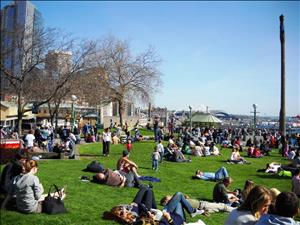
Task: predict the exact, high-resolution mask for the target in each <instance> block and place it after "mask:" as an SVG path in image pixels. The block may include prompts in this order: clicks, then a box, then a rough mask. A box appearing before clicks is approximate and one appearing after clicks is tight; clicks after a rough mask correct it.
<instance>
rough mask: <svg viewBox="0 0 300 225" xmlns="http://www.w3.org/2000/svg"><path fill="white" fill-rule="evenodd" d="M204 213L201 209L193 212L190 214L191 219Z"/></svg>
mask: <svg viewBox="0 0 300 225" xmlns="http://www.w3.org/2000/svg"><path fill="white" fill-rule="evenodd" d="M203 213H204V210H203V209H196V211H195V212H193V213H191V217H195V216H197V215H201V214H203Z"/></svg>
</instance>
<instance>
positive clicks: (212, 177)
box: [193, 166, 229, 181]
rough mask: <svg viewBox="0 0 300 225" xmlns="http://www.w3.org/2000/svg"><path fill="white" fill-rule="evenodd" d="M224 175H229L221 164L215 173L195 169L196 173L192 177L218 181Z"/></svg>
mask: <svg viewBox="0 0 300 225" xmlns="http://www.w3.org/2000/svg"><path fill="white" fill-rule="evenodd" d="M225 177H229V174H228V172H227V169H226V168H225V167H224V166H222V167H221V168H219V169H218V170H217V171H216V172H215V173H212V172H202V171H200V170H197V171H196V175H195V176H193V179H200V180H210V181H219V180H222V179H223V178H225Z"/></svg>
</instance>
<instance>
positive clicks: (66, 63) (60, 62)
mask: <svg viewBox="0 0 300 225" xmlns="http://www.w3.org/2000/svg"><path fill="white" fill-rule="evenodd" d="M71 66H72V52H70V51H49V52H48V54H47V55H46V61H45V70H46V72H47V73H50V74H51V75H52V77H53V78H55V79H58V78H59V77H60V76H62V75H64V74H66V73H68V72H70V70H71Z"/></svg>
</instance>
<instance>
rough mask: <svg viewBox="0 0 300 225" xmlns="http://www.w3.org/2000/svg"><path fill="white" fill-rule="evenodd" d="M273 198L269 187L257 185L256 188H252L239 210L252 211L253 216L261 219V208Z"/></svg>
mask: <svg viewBox="0 0 300 225" xmlns="http://www.w3.org/2000/svg"><path fill="white" fill-rule="evenodd" d="M271 200H272V196H271V193H270V191H269V189H267V188H265V187H263V186H255V187H254V188H252V190H251V191H250V193H249V194H248V196H247V198H246V199H245V201H244V202H243V203H242V205H241V206H240V207H239V208H238V210H247V211H250V212H251V214H252V215H253V216H255V217H256V218H257V219H259V218H260V216H261V215H260V214H259V211H260V209H261V208H262V207H263V205H264V204H265V203H266V202H267V201H270V202H271Z"/></svg>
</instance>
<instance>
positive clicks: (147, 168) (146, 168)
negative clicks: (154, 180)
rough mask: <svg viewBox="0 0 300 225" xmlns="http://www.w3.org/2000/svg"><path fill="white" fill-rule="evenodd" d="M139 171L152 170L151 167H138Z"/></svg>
mask: <svg viewBox="0 0 300 225" xmlns="http://www.w3.org/2000/svg"><path fill="white" fill-rule="evenodd" d="M139 169H145V170H152V168H151V167H143V166H139Z"/></svg>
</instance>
